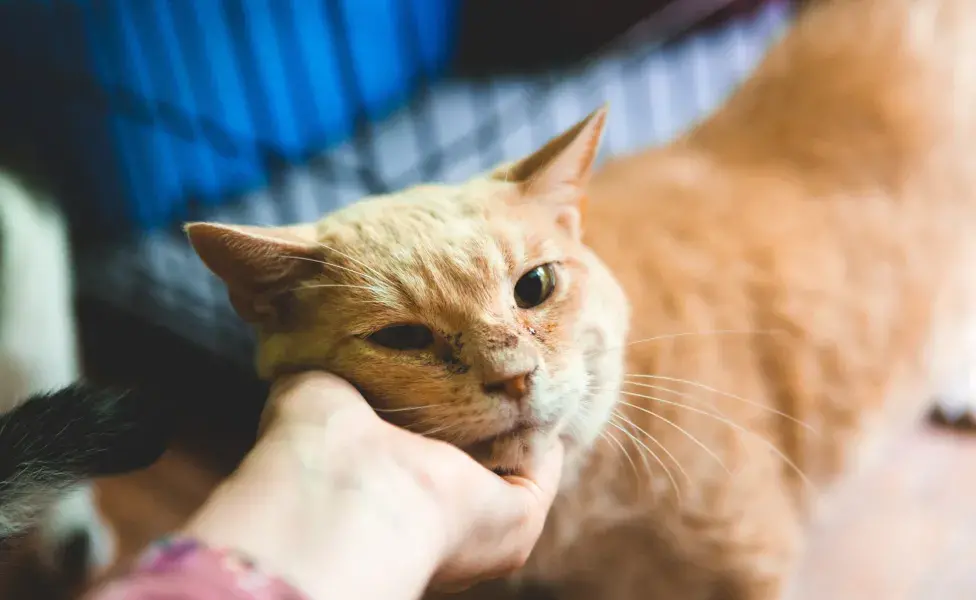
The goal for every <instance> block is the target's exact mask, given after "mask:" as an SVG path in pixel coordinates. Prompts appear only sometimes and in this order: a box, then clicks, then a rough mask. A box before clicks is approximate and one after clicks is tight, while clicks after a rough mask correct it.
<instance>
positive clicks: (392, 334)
mask: <svg viewBox="0 0 976 600" xmlns="http://www.w3.org/2000/svg"><path fill="white" fill-rule="evenodd" d="M367 339H369V341H370V342H372V343H374V344H376V345H378V346H383V347H385V348H391V349H393V350H423V349H424V348H427V347H429V346H430V345H431V344H433V343H434V332H432V331H431V330H430V329H428V328H427V327H424V326H423V325H393V326H391V327H385V328H383V329H380V330H379V331H377V332H375V333H373V334H372V335H370V336H369V338H367Z"/></svg>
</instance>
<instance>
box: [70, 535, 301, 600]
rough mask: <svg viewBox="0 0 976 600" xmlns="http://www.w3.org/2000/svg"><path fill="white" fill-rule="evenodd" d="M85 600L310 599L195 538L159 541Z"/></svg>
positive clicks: (278, 580)
mask: <svg viewBox="0 0 976 600" xmlns="http://www.w3.org/2000/svg"><path fill="white" fill-rule="evenodd" d="M86 600H308V598H307V597H306V596H305V595H303V594H301V593H299V592H298V590H296V589H295V588H293V587H291V586H290V585H288V584H287V583H285V582H284V581H281V580H280V579H277V578H275V577H271V576H269V575H265V574H264V573H262V572H261V571H259V570H258V569H257V567H255V565H254V564H253V563H251V562H250V561H248V560H247V559H245V558H242V557H240V556H237V555H235V554H234V553H232V552H225V551H218V550H215V549H212V548H207V547H205V546H203V545H201V544H199V543H197V542H195V541H193V540H189V539H178V540H172V541H165V542H159V543H158V544H156V545H155V546H154V547H153V548H152V549H151V550H150V551H149V552H147V553H146V555H145V556H144V558H143V559H142V560H141V561H140V563H139V565H138V566H137V567H136V568H135V569H134V570H133V571H131V572H130V573H129V574H128V575H127V576H125V577H123V578H121V579H117V580H115V581H112V582H110V583H108V584H107V585H105V586H103V587H102V588H100V589H98V590H97V591H95V592H94V593H92V594H91V595H90V596H88V597H87V598H86Z"/></svg>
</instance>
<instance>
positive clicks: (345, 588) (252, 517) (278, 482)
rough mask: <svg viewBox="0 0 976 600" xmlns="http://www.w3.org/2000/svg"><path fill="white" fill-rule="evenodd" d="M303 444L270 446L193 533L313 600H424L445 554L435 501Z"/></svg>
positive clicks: (407, 484) (399, 474)
mask: <svg viewBox="0 0 976 600" xmlns="http://www.w3.org/2000/svg"><path fill="white" fill-rule="evenodd" d="M299 437H301V436H295V435H294V434H293V432H292V433H290V434H289V435H288V436H278V435H276V432H269V434H268V435H266V436H264V437H263V438H262V440H261V441H260V442H259V444H258V446H256V447H255V449H254V450H253V451H252V452H251V454H250V455H249V456H248V457H247V459H246V460H245V461H244V463H243V464H242V465H241V467H240V468H239V469H238V471H237V472H235V473H234V475H232V476H231V477H230V478H229V479H228V480H227V481H226V482H225V483H224V484H222V485H221V486H220V488H218V490H217V491H216V492H215V493H214V495H213V496H212V497H211V499H210V500H209V501H208V502H207V505H206V506H205V507H204V509H203V510H201V512H200V513H199V515H198V516H197V518H195V519H194V520H193V522H191V523H190V525H189V526H188V527H187V533H188V534H190V535H192V536H194V537H196V538H197V539H199V540H200V541H201V542H204V543H207V544H210V545H214V546H219V547H223V548H228V549H233V550H236V551H238V552H241V553H244V554H246V555H248V556H250V557H251V558H252V559H253V560H255V561H256V562H257V563H258V564H259V565H261V566H262V568H264V569H266V570H268V571H269V572H270V573H273V574H275V575H277V576H280V577H282V578H284V579H285V580H287V581H289V582H290V583H292V584H293V585H295V586H296V587H299V588H300V589H303V590H304V591H305V592H306V593H308V594H309V595H310V596H311V597H312V598H318V597H355V598H361V599H363V600H369V599H372V598H377V599H379V598H383V599H384V600H386V599H394V598H403V599H404V600H406V599H408V598H415V597H419V596H420V594H421V593H422V592H423V590H424V588H425V587H426V584H427V582H428V581H429V579H430V577H431V576H432V575H433V573H434V571H435V570H436V569H437V567H438V565H439V562H440V560H441V557H442V556H443V553H444V550H445V548H444V540H445V536H444V535H442V533H441V532H442V529H443V526H442V524H441V522H440V519H439V518H438V514H437V507H436V505H435V502H434V501H433V499H432V497H431V496H430V495H429V494H428V493H427V492H426V491H425V490H423V489H422V488H421V486H419V485H418V484H417V483H416V482H414V481H413V480H412V479H411V478H410V477H409V476H408V475H407V474H406V473H404V472H403V471H402V470H399V469H396V468H390V469H373V468H369V469H363V468H359V465H357V464H356V461H329V460H327V459H322V458H321V457H328V456H333V457H334V456H340V455H341V454H340V452H339V451H336V452H329V451H328V450H329V449H327V448H323V447H322V440H321V439H320V438H319V439H316V440H312V439H309V440H307V441H308V444H305V443H302V442H303V440H300V439H298V438H299ZM315 437H317V436H315ZM282 438H284V439H282ZM303 456H314V457H318V458H317V459H316V460H313V461H311V462H309V461H307V460H303ZM377 565H382V569H381V570H382V572H383V576H382V577H377V576H376V573H377Z"/></svg>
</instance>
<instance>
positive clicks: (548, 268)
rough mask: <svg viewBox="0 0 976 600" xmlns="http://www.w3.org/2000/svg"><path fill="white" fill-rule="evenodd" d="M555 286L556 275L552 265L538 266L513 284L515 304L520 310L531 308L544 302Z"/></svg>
mask: <svg viewBox="0 0 976 600" xmlns="http://www.w3.org/2000/svg"><path fill="white" fill-rule="evenodd" d="M555 285H556V275H555V273H554V272H553V270H552V265H548V264H546V265H540V266H538V267H536V268H534V269H532V270H531V271H529V272H528V273H526V274H525V275H522V277H521V278H520V279H519V280H518V282H517V283H516V284H515V303H516V304H518V306H519V307H520V308H532V307H533V306H538V305H540V304H542V303H543V302H545V301H546V299H547V298H549V296H550V295H551V294H552V291H553V289H554V288H555Z"/></svg>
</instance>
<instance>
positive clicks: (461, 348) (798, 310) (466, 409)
mask: <svg viewBox="0 0 976 600" xmlns="http://www.w3.org/2000/svg"><path fill="white" fill-rule="evenodd" d="M602 119H603V117H602V113H598V114H597V115H596V116H593V117H591V118H590V119H588V120H587V121H584V122H583V123H581V124H580V125H578V126H577V127H576V128H574V129H573V130H571V131H570V132H567V133H566V134H564V135H563V136H561V137H560V138H558V139H557V140H554V141H553V142H551V143H550V144H549V145H548V146H547V147H546V148H544V149H543V150H541V151H540V152H539V153H537V154H536V155H533V156H531V157H529V158H526V159H524V160H523V161H520V162H519V163H516V164H515V165H514V166H509V167H504V168H502V169H499V170H498V171H496V172H495V173H494V174H492V175H490V176H488V177H486V178H478V179H476V180H473V181H472V182H469V183H467V184H465V185H463V186H431V187H420V188H415V189H413V190H409V191H407V192H404V193H402V194H398V195H394V196H391V197H385V198H378V199H374V200H371V201H369V202H364V203H362V204H361V205H357V206H354V207H351V208H350V209H346V210H344V211H340V212H339V213H337V214H336V215H332V216H328V217H326V218H325V219H324V220H323V221H322V222H320V223H319V224H317V225H316V226H314V227H303V228H293V229H289V230H285V231H278V232H269V231H267V230H265V231H258V230H247V229H243V228H231V227H224V226H215V225H195V226H192V227H191V228H190V230H189V232H190V236H191V240H192V241H193V243H194V245H195V246H196V247H197V249H198V251H199V252H200V254H201V257H202V258H203V259H204V260H205V261H206V262H207V264H208V265H210V266H211V268H212V269H213V270H214V271H215V272H216V273H217V274H218V275H220V276H221V277H222V278H223V279H224V280H225V281H227V282H228V285H229V287H230V289H231V295H232V298H233V299H234V302H235V306H236V307H237V308H238V310H239V311H240V312H241V314H242V315H244V316H245V317H246V318H248V319H249V320H251V321H252V322H254V323H255V324H256V325H257V326H258V328H259V331H260V332H261V337H262V348H261V356H260V359H259V364H260V369H261V371H262V374H263V375H265V376H267V377H273V376H274V375H275V374H277V373H279V372H281V371H283V370H286V369H293V368H300V367H307V366H316V367H325V368H328V369H330V370H333V371H335V372H338V373H339V374H341V375H343V376H344V377H347V378H349V379H350V380H351V381H353V382H354V383H356V384H357V385H358V386H359V387H360V388H361V389H363V390H364V391H365V392H366V393H367V395H368V396H369V397H370V399H371V401H373V402H374V404H375V405H376V407H377V410H378V411H380V412H381V413H384V412H385V413H387V414H389V416H390V418H391V419H395V420H398V422H401V423H403V424H404V425H405V426H408V427H414V426H423V427H426V425H425V424H432V425H433V427H430V428H427V429H425V430H423V432H425V433H429V434H430V435H434V436H435V437H441V438H442V439H445V440H448V441H451V442H453V443H456V444H458V445H460V446H462V447H465V448H469V447H470V448H472V452H473V453H475V455H477V456H479V457H481V458H483V459H484V460H485V464H487V465H489V466H492V467H496V468H502V469H512V468H516V469H517V468H518V465H519V464H521V463H522V462H524V461H525V460H527V458H526V457H528V456H531V453H532V449H533V448H534V447H535V446H536V445H538V444H542V443H548V441H549V440H551V439H552V438H553V437H554V436H558V437H560V439H562V440H563V441H564V443H566V444H568V447H569V449H570V458H571V460H570V461H569V462H568V466H567V472H566V475H565V478H564V484H563V492H562V495H561V496H560V498H559V499H558V500H557V502H556V505H555V507H554V508H553V511H552V514H551V517H550V520H549V522H548V524H547V528H546V531H545V532H544V534H543V537H542V539H541V540H540V543H539V545H538V547H537V549H536V551H535V553H534V554H533V556H532V557H531V559H530V561H529V564H528V565H527V566H526V568H525V569H524V570H523V572H522V573H520V574H519V576H518V577H517V578H516V581H533V582H536V583H542V584H544V585H545V586H547V587H549V588H551V589H552V590H553V592H554V596H555V597H557V598H559V600H577V599H579V600H584V599H591V598H599V599H601V600H638V599H644V598H654V599H655V600H698V599H701V600H718V599H730V600H776V599H778V598H781V597H783V596H784V594H786V593H787V585H788V582H789V579H790V574H791V572H792V570H793V566H794V563H795V560H796V559H797V557H798V556H799V555H800V554H801V552H802V530H803V529H804V527H805V525H806V522H807V521H808V520H809V519H810V518H811V516H813V514H814V509H815V508H816V507H817V503H816V502H811V499H817V498H825V497H829V494H824V493H825V492H828V491H830V490H831V489H832V488H834V487H836V485H837V484H838V483H839V482H841V481H843V477H842V475H844V474H845V473H853V472H856V466H857V465H858V464H859V462H861V460H862V459H863V458H865V457H866V456H870V454H866V452H865V450H870V449H872V448H883V447H884V446H883V445H878V444H877V443H875V442H880V443H882V444H883V443H884V441H885V440H886V439H892V438H893V437H894V438H896V436H897V433H898V432H899V430H900V428H901V427H902V426H904V425H906V424H909V423H912V422H913V421H914V420H915V419H916V418H918V417H919V416H920V414H921V412H922V411H923V410H924V409H926V408H927V406H928V401H929V400H930V399H932V398H935V397H938V398H940V399H941V400H943V401H944V402H946V404H947V405H948V406H951V407H955V408H957V409H961V410H967V409H971V408H972V407H973V406H976V167H974V166H973V164H971V163H972V162H973V160H974V159H973V158H972V157H973V155H974V154H976V2H972V1H971V0H837V1H835V2H823V3H821V4H817V5H814V6H813V7H812V8H811V9H810V10H809V11H808V14H806V15H803V16H802V17H801V18H800V20H799V22H798V24H797V25H796V26H795V27H794V28H793V30H792V31H791V32H789V33H788V34H787V36H786V38H785V39H784V40H783V41H782V42H781V43H779V44H778V45H777V46H776V47H775V48H774V49H773V50H772V51H771V53H770V55H769V57H768V58H767V59H766V61H765V62H764V63H763V64H762V65H761V66H760V68H759V69H758V71H757V73H756V74H755V75H754V76H753V77H752V78H751V79H750V80H749V81H747V82H746V83H745V84H744V85H743V86H742V88H741V89H740V90H739V91H738V92H736V94H735V95H734V96H733V97H732V98H731V99H730V100H729V101H728V102H727V103H726V105H725V106H724V107H723V108H721V109H720V110H719V111H718V112H717V113H716V114H715V115H713V116H712V117H711V118H709V119H708V120H706V121H705V122H703V123H702V124H701V125H700V126H698V127H696V128H695V129H694V130H693V131H691V132H690V133H688V134H687V135H685V136H683V137H682V138H680V139H678V140H677V141H675V142H674V143H673V144H670V145H668V146H667V147H664V148H660V149H654V150H649V151H646V152H644V153H642V154H638V155H635V156H631V157H627V158H620V159H617V160H615V161H613V162H611V163H610V164H608V165H606V166H605V167H603V168H602V169H601V170H600V171H599V172H598V173H597V174H596V175H594V176H593V177H592V178H589V177H588V169H589V166H590V164H591V162H592V158H593V155H594V154H595V147H596V143H597V142H598V140H599V135H600V130H601V128H602ZM583 199H585V207H584V208H585V210H580V209H579V207H580V206H583ZM580 213H582V224H583V237H582V239H580V237H579V222H580ZM296 257H297V258H299V259H302V260H301V261H289V260H285V259H292V258H296ZM298 262H301V263H302V264H301V267H300V266H299V265H298V264H297V263H298ZM309 264H311V265H313V266H314V268H312V269H309V268H307V267H309ZM536 265H541V266H536ZM543 267H545V268H544V269H543ZM539 269H543V270H541V271H540V270H539ZM530 275H532V276H533V277H535V279H533V280H531V281H529V280H527V279H526V277H529V276H530ZM309 281H315V282H323V281H324V282H326V283H323V284H315V285H307V284H308V282H309ZM526 281H529V283H530V284H531V285H535V286H536V287H535V288H532V287H531V286H530V287H525V282H526ZM301 282H305V285H304V286H298V287H297V288H296V285H297V283H301ZM540 282H541V283H540ZM552 282H556V283H552ZM549 284H551V285H549ZM513 285H514V286H515V296H516V298H515V300H516V301H517V302H512V301H511V300H510V299H509V296H510V295H511V293H512V292H511V289H512V286H513ZM542 285H549V287H543V288H540V287H538V286H542ZM519 286H523V287H522V288H519ZM618 286H619V287H618ZM322 287H327V288H341V289H335V290H331V289H330V290H320V289H318V288H322ZM520 289H521V290H522V291H520ZM525 290H529V291H528V292H526V291H525ZM540 290H541V292H540V293H538V294H536V293H535V292H536V291H540ZM303 294H305V295H303ZM527 294H528V295H533V294H534V296H533V297H532V298H528V299H527V298H526V297H525V296H526V295H527ZM404 327H406V329H405V328H404ZM380 334H382V335H380ZM377 336H380V337H377ZM425 402H428V404H424V403H425ZM411 411H412V412H411ZM884 434H887V435H884ZM485 444H487V446H485ZM478 452H480V453H481V454H478ZM811 492H816V493H811ZM473 593H475V594H477V593H478V592H477V590H476V591H475V592H473ZM487 593H488V595H489V596H490V597H498V594H501V593H502V592H500V591H498V590H495V589H493V590H491V591H489V592H487Z"/></svg>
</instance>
